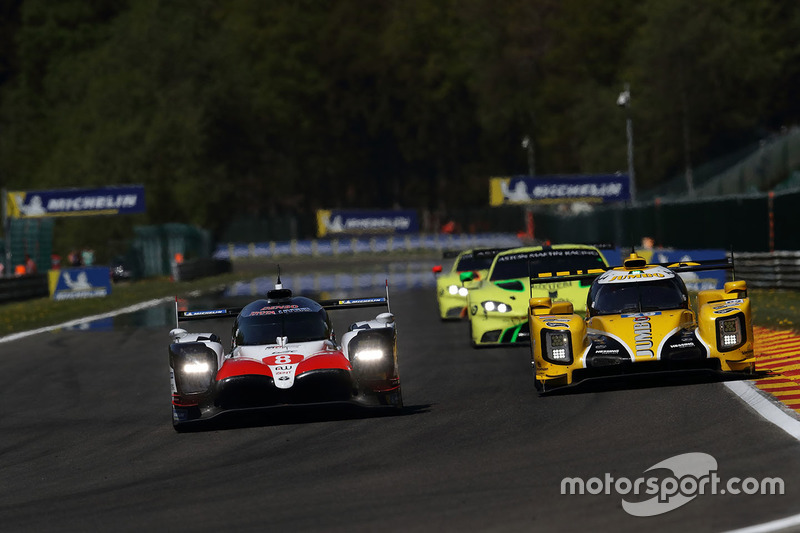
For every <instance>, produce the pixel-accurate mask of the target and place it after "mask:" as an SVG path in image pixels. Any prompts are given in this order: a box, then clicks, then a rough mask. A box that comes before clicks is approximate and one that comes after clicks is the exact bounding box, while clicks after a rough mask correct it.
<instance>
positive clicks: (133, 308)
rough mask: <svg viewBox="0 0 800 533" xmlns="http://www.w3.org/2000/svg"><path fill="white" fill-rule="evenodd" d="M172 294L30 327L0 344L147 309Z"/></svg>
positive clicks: (171, 297)
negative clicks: (37, 327)
mask: <svg viewBox="0 0 800 533" xmlns="http://www.w3.org/2000/svg"><path fill="white" fill-rule="evenodd" d="M174 299H175V297H174V296H167V297H164V298H159V299H157V300H149V301H147V302H142V303H138V304H136V305H130V306H128V307H123V308H122V309H117V310H116V311H109V312H108V313H103V314H101V315H93V316H86V317H83V318H76V319H75V320H70V321H68V322H63V323H61V324H56V325H55V326H45V327H43V328H39V329H32V330H30V331H20V332H19V333H12V334H11V335H6V336H5V337H0V344H2V343H4V342H11V341H15V340H18V339H23V338H25V337H30V336H31V335H37V334H39V333H46V332H48V331H55V330H57V329H63V328H69V327H72V326H78V325H80V324H85V323H87V322H93V321H95V320H101V319H103V318H111V317H114V316H117V315H124V314H126V313H134V312H136V311H141V310H142V309H147V308H148V307H155V306H157V305H159V304H162V303H165V302H169V301H172V300H174Z"/></svg>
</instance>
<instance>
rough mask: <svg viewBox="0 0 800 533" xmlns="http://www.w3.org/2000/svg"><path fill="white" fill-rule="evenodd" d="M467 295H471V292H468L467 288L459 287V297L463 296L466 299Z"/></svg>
mask: <svg viewBox="0 0 800 533" xmlns="http://www.w3.org/2000/svg"><path fill="white" fill-rule="evenodd" d="M467 294H469V291H468V290H467V288H466V287H459V289H458V295H459V296H463V297H464V298H466V297H467Z"/></svg>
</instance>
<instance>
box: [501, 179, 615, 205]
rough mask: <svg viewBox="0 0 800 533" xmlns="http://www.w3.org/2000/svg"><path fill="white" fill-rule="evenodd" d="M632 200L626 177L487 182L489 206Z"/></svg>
mask: <svg viewBox="0 0 800 533" xmlns="http://www.w3.org/2000/svg"><path fill="white" fill-rule="evenodd" d="M630 197H631V193H630V184H629V180H628V175H627V174H620V175H617V174H600V175H587V176H537V177H535V178H532V177H530V176H513V177H510V178H490V180H489V204H490V205H492V206H498V205H507V204H532V203H538V202H545V203H558V202H623V201H625V200H629V199H630Z"/></svg>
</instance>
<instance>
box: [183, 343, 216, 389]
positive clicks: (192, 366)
mask: <svg viewBox="0 0 800 533" xmlns="http://www.w3.org/2000/svg"><path fill="white" fill-rule="evenodd" d="M215 359H216V356H215V355H214V354H212V353H210V352H209V353H203V354H200V353H198V354H195V355H194V356H193V357H186V358H183V360H182V361H181V362H178V363H177V364H176V365H175V382H176V385H177V387H178V391H179V392H180V393H181V394H198V393H202V392H206V391H208V388H209V387H210V386H211V382H212V381H213V380H214V374H215V373H216V371H217V367H216V365H215V362H216V361H215Z"/></svg>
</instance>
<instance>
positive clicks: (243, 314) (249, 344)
mask: <svg viewBox="0 0 800 533" xmlns="http://www.w3.org/2000/svg"><path fill="white" fill-rule="evenodd" d="M176 305H177V304H176ZM372 306H384V307H386V308H387V312H383V313H380V314H378V315H377V316H376V317H375V318H374V319H371V320H366V321H360V322H355V323H354V324H352V325H351V326H350V328H349V330H348V331H347V332H346V333H345V334H344V335H342V339H341V344H340V343H338V342H337V340H336V335H335V334H334V331H333V327H332V326H331V321H330V319H329V317H328V312H327V311H328V310H331V309H343V308H358V307H372ZM176 315H177V319H178V321H179V322H180V321H185V320H201V319H215V318H216V319H218V318H224V317H235V319H234V322H233V331H232V341H231V349H230V351H228V352H226V351H225V349H224V347H223V345H222V341H221V339H220V338H219V337H218V336H217V335H215V334H213V333H189V332H188V331H186V330H185V329H183V328H180V327H177V328H175V329H173V330H172V331H170V337H171V338H172V343H171V344H170V346H169V364H170V380H171V383H172V420H173V425H174V427H175V429H176V430H178V431H180V430H183V429H186V428H189V427H191V426H195V425H197V423H198V422H203V421H206V420H209V419H211V418H213V417H216V416H217V415H219V414H221V413H225V412H229V411H240V410H248V409H263V408H267V407H275V406H284V405H308V404H318V403H328V402H354V403H357V404H359V405H372V406H392V407H395V408H402V407H403V396H402V392H401V388H400V375H399V372H398V367H397V334H396V324H395V320H394V315H392V313H391V312H388V291H387V296H386V297H376V298H355V299H349V300H346V299H345V300H328V301H320V302H316V301H314V300H312V299H310V298H306V297H303V296H292V292H291V290H289V289H284V288H283V287H282V286H281V285H280V279H279V283H278V285H276V287H275V289H274V290H271V291H269V292H268V294H267V298H266V299H260V300H256V301H254V302H251V303H249V304H248V305H246V306H244V307H243V308H240V309H212V310H205V311H177V309H176Z"/></svg>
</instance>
